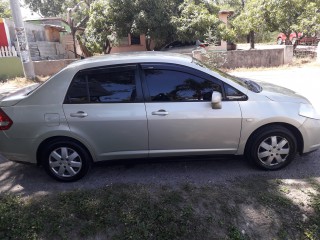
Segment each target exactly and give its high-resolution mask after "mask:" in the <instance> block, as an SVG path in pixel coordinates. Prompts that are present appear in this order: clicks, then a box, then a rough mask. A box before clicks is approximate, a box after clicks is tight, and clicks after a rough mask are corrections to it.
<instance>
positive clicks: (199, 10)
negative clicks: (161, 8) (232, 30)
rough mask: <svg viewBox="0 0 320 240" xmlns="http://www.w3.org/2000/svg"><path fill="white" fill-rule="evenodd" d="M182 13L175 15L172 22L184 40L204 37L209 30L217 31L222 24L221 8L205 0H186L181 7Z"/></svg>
mask: <svg viewBox="0 0 320 240" xmlns="http://www.w3.org/2000/svg"><path fill="white" fill-rule="evenodd" d="M179 10H180V15H179V16H174V17H173V18H172V22H173V23H174V24H175V26H176V27H177V34H178V36H179V38H180V39H182V40H189V41H190V40H195V39H203V37H204V35H205V34H207V35H208V31H212V32H214V33H215V34H216V33H217V28H218V26H219V24H220V21H219V19H218V11H219V8H218V7H217V6H215V5H213V4H212V3H208V2H205V1H199V2H196V1H194V0H193V1H189V0H185V1H184V2H183V4H181V5H180V7H179Z"/></svg>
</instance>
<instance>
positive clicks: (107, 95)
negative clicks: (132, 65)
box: [66, 69, 136, 103]
mask: <svg viewBox="0 0 320 240" xmlns="http://www.w3.org/2000/svg"><path fill="white" fill-rule="evenodd" d="M135 100H136V85H135V70H134V69H132V70H128V69H96V70H91V71H85V72H82V73H78V74H77V75H76V76H75V78H74V79H73V80H72V83H71V85H70V88H69V90H68V93H67V98H66V102H67V103H116V102H134V101H135Z"/></svg>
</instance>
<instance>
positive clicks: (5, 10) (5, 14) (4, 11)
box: [0, 0, 11, 18]
mask: <svg viewBox="0 0 320 240" xmlns="http://www.w3.org/2000/svg"><path fill="white" fill-rule="evenodd" d="M10 17H11V11H10V7H9V2H8V1H6V0H0V18H10Z"/></svg>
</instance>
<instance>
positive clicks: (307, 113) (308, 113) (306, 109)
mask: <svg viewBox="0 0 320 240" xmlns="http://www.w3.org/2000/svg"><path fill="white" fill-rule="evenodd" d="M299 115H300V116H303V117H307V118H312V119H317V120H320V114H319V113H317V111H316V110H315V109H314V108H313V106H312V105H311V104H303V103H301V104H300V110H299Z"/></svg>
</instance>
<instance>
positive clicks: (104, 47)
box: [103, 39, 112, 54]
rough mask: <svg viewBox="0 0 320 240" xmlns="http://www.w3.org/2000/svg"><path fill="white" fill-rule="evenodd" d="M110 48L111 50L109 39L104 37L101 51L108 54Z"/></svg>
mask: <svg viewBox="0 0 320 240" xmlns="http://www.w3.org/2000/svg"><path fill="white" fill-rule="evenodd" d="M111 50H112V47H111V44H110V41H109V40H108V39H106V42H105V43H104V46H103V53H104V54H110V52H111Z"/></svg>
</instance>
